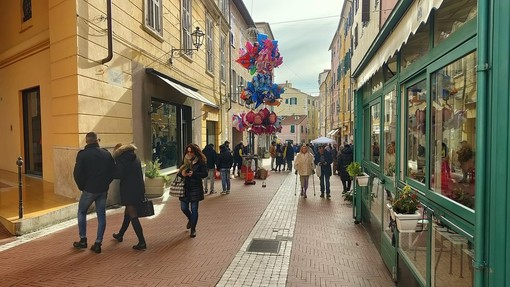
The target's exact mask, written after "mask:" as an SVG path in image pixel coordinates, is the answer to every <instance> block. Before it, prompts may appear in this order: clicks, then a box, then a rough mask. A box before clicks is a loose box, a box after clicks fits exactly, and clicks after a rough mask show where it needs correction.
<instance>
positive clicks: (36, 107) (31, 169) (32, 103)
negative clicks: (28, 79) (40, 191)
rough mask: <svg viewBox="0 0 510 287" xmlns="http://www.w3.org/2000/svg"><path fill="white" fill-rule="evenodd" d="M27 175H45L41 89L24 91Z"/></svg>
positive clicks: (24, 142) (24, 136)
mask: <svg viewBox="0 0 510 287" xmlns="http://www.w3.org/2000/svg"><path fill="white" fill-rule="evenodd" d="M22 101H23V139H24V141H23V146H24V150H25V152H24V162H25V174H31V175H36V176H42V175H43V162H42V133H41V97H40V89H39V87H36V88H32V89H28V90H24V91H22Z"/></svg>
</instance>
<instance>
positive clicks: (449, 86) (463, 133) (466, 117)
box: [429, 53, 477, 209]
mask: <svg viewBox="0 0 510 287" xmlns="http://www.w3.org/2000/svg"><path fill="white" fill-rule="evenodd" d="M475 65H476V53H471V54H469V55H466V56H465V57H463V58H461V59H459V60H457V61H455V62H453V63H451V64H449V65H448V66H446V67H444V68H442V69H440V70H438V71H436V72H435V73H433V74H432V78H431V81H432V82H431V89H432V91H431V92H432V94H431V96H432V115H431V121H432V125H431V126H432V129H431V135H430V139H431V140H430V147H429V148H430V150H431V151H432V153H431V154H430V161H431V166H430V168H431V174H432V176H431V177H430V187H431V189H432V190H433V191H435V192H437V193H441V194H442V195H444V196H446V197H447V198H449V199H451V200H453V201H456V202H458V203H460V204H462V205H464V206H466V207H469V208H473V209H474V197H475V180H476V172H475V149H476V146H475V144H476V131H475V122H476V99H477V94H476V69H475Z"/></svg>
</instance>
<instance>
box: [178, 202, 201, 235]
mask: <svg viewBox="0 0 510 287" xmlns="http://www.w3.org/2000/svg"><path fill="white" fill-rule="evenodd" d="M190 205H191V211H190V209H189V206H190ZM181 210H182V213H184V215H186V217H187V218H188V220H189V221H190V223H191V230H195V228H196V227H197V222H198V201H187V200H181Z"/></svg>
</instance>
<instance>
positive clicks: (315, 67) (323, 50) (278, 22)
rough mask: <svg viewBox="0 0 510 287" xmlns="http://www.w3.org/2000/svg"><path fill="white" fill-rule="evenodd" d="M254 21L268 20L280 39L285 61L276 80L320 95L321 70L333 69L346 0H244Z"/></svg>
mask: <svg viewBox="0 0 510 287" xmlns="http://www.w3.org/2000/svg"><path fill="white" fill-rule="evenodd" d="M243 1H244V4H245V6H246V8H247V9H248V11H249V12H250V14H251V16H252V18H253V21H255V22H268V23H269V25H270V26H271V30H272V31H273V35H274V37H275V40H277V41H278V48H279V50H280V54H281V55H282V56H283V64H282V65H281V66H280V67H278V68H276V69H275V80H274V81H275V82H276V83H283V82H285V81H289V82H290V83H292V86H293V87H294V88H297V89H300V90H301V91H302V92H305V93H307V94H310V95H318V92H319V84H318V77H319V73H321V72H322V71H324V70H325V69H330V66H331V63H330V61H331V59H330V58H331V52H330V51H329V46H330V44H331V41H332V39H333V36H334V34H335V30H336V28H337V26H338V21H339V19H340V16H339V15H340V12H341V9H342V3H343V0H243Z"/></svg>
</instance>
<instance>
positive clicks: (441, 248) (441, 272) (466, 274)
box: [431, 223, 474, 287]
mask: <svg viewBox="0 0 510 287" xmlns="http://www.w3.org/2000/svg"><path fill="white" fill-rule="evenodd" d="M431 250H433V252H432V268H431V272H432V276H431V278H432V284H431V286H437V287H439V286H444V287H450V286H466V287H469V286H473V275H474V273H473V264H472V260H473V257H474V250H473V244H471V242H469V241H468V240H467V239H466V238H464V237H463V236H462V235H460V234H457V233H456V232H454V231H453V230H451V229H449V228H448V227H446V226H441V225H439V224H436V223H433V230H432V247H431ZM434 251H435V252H434Z"/></svg>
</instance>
